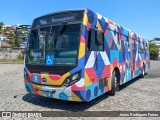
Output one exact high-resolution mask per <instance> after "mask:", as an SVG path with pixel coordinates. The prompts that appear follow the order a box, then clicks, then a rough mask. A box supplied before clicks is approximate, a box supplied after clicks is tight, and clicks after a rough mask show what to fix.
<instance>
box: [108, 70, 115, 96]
mask: <svg viewBox="0 0 160 120" xmlns="http://www.w3.org/2000/svg"><path fill="white" fill-rule="evenodd" d="M116 82H117V77H116V72H115V71H113V73H112V78H111V90H110V91H108V94H109V95H115V93H116Z"/></svg>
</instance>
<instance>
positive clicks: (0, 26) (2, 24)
mask: <svg viewBox="0 0 160 120" xmlns="http://www.w3.org/2000/svg"><path fill="white" fill-rule="evenodd" d="M3 26H4V23H3V22H0V30H1V29H2V27H3Z"/></svg>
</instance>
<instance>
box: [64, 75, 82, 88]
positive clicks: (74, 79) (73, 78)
mask: <svg viewBox="0 0 160 120" xmlns="http://www.w3.org/2000/svg"><path fill="white" fill-rule="evenodd" d="M79 80H80V72H78V73H76V74H74V75H71V76H69V77H68V78H66V80H65V81H64V83H63V85H64V86H66V87H68V86H70V85H72V84H74V83H76V82H78V81H79Z"/></svg>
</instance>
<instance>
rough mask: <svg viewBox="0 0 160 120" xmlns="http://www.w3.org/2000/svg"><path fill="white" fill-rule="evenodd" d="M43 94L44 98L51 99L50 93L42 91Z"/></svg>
mask: <svg viewBox="0 0 160 120" xmlns="http://www.w3.org/2000/svg"><path fill="white" fill-rule="evenodd" d="M42 93H43V94H44V96H46V97H49V96H50V92H48V91H42Z"/></svg>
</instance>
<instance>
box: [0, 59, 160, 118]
mask: <svg viewBox="0 0 160 120" xmlns="http://www.w3.org/2000/svg"><path fill="white" fill-rule="evenodd" d="M0 111H160V62H158V61H151V68H150V71H149V73H148V74H147V75H146V76H145V78H136V79H134V80H133V81H131V82H128V83H127V84H124V85H123V86H121V90H120V91H119V92H117V93H116V95H115V96H109V95H107V94H104V95H102V96H101V97H99V98H96V99H95V100H93V101H91V102H89V103H76V102H68V101H62V100H56V99H51V98H46V97H41V96H37V95H32V94H29V93H27V92H26V90H25V87H24V82H23V65H22V64H0ZM0 119H1V118H0ZM2 119H8V118H2ZM12 119H14V118H12ZM16 119H27V118H16ZM30 119H32V118H30ZM33 119H34V118H33ZM37 119H43V118H37ZM47 119H53V118H51V117H50V118H49V117H48V118H47ZM54 119H59V118H54ZM60 119H62V118H60ZM63 119H75V118H72V117H63ZM79 119H86V118H79ZM89 119H123V120H124V119H144V120H145V118H122V117H121V118H111V117H110V118H94V117H93V118H89ZM150 119H155V120H156V119H158V118H155V117H153V118H150ZM159 119H160V118H159Z"/></svg>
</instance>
